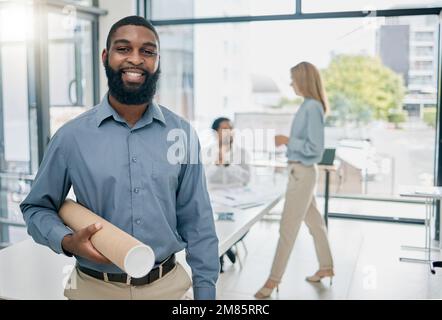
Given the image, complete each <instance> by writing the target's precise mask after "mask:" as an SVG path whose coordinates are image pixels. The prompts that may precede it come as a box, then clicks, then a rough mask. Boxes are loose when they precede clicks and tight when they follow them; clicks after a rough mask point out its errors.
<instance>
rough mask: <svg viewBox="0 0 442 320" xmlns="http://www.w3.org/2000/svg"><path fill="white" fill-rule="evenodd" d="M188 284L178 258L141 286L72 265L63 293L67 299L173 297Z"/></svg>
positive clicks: (149, 298) (167, 298)
mask: <svg viewBox="0 0 442 320" xmlns="http://www.w3.org/2000/svg"><path fill="white" fill-rule="evenodd" d="M191 285H192V281H191V279H190V277H189V275H188V274H187V272H186V270H185V269H184V268H183V266H182V265H181V264H179V263H178V262H177V264H176V266H175V268H174V269H173V270H171V271H170V272H169V273H167V274H166V275H165V276H164V277H162V278H160V279H158V280H156V281H154V282H152V283H150V284H147V285H143V286H132V285H127V284H124V283H119V282H105V281H103V280H98V279H95V278H93V277H91V276H89V275H87V274H85V273H83V272H81V271H80V270H78V268H74V270H73V271H72V273H71V276H70V278H69V280H68V282H67V284H66V287H65V290H64V295H65V297H66V298H68V299H70V300H177V299H181V298H183V296H184V294H185V293H186V292H187V290H188V289H189V288H190V287H191Z"/></svg>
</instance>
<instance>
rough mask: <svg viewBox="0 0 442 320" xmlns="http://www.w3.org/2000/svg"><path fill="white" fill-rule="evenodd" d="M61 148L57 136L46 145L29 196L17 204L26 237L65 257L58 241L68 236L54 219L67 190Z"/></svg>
mask: <svg viewBox="0 0 442 320" xmlns="http://www.w3.org/2000/svg"><path fill="white" fill-rule="evenodd" d="M63 147H64V146H63V139H62V138H61V135H60V134H58V133H57V134H56V135H54V137H53V138H52V140H51V141H50V143H49V145H48V148H47V150H46V152H45V155H44V157H43V161H42V163H41V165H40V167H39V169H38V173H37V175H36V177H35V180H34V182H33V184H32V188H31V191H30V193H29V194H28V196H27V197H26V199H25V200H24V201H23V202H22V203H21V204H20V209H21V211H22V213H23V218H24V220H25V222H26V226H27V230H28V234H29V235H30V236H32V238H33V239H34V240H35V242H37V243H39V244H42V245H45V246H48V247H49V248H51V249H52V250H53V251H54V252H56V253H65V252H64V251H63V248H62V246H61V241H62V240H63V238H64V237H65V236H66V235H68V234H70V233H72V231H71V230H70V229H69V228H67V227H66V226H65V224H64V223H63V221H62V220H61V219H60V217H59V216H58V210H59V209H60V206H61V204H62V203H63V201H64V200H65V198H66V195H67V194H68V192H69V189H70V187H71V180H70V178H69V172H68V166H67V162H66V155H65V154H64V152H63Z"/></svg>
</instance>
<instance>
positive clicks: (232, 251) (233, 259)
mask: <svg viewBox="0 0 442 320" xmlns="http://www.w3.org/2000/svg"><path fill="white" fill-rule="evenodd" d="M247 233H248V232H247ZM247 233H246V234H245V235H243V236H242V237H241V239H239V240H238V241H236V242H235V244H234V245H233V246H231V247H230V248H229V250H227V251H226V253H224V254H223V255H222V256H221V257H220V258H219V265H220V270H219V272H220V273H223V272H224V268H223V267H224V257H225V256H227V257H228V258H229V260H230V261H231V262H232V263H235V262H236V252H235V249H234V248H233V247H234V246H235V245H236V244H237V243H238V242H240V241H242V240H243V239H244V237H245V236H246V235H247Z"/></svg>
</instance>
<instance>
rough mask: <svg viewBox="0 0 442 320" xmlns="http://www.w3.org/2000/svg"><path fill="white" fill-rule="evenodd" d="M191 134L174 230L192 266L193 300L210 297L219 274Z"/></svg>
mask: <svg viewBox="0 0 442 320" xmlns="http://www.w3.org/2000/svg"><path fill="white" fill-rule="evenodd" d="M190 136H191V138H190V141H193V143H192V142H191V143H190V145H191V146H190V148H189V151H190V152H188V155H189V156H188V157H187V161H186V162H187V163H185V164H182V169H181V174H180V184H179V188H178V190H177V203H176V212H177V230H178V233H179V235H180V236H181V237H182V239H183V240H184V241H185V242H186V243H187V247H186V260H187V263H188V264H189V265H190V267H191V269H192V280H193V291H194V297H195V299H197V300H201V299H205V300H213V299H215V298H216V281H217V279H218V273H219V255H218V237H217V236H216V231H215V223H214V219H213V212H212V206H211V204H210V198H209V194H208V192H207V186H206V178H205V174H204V168H203V165H202V163H201V161H199V157H197V158H198V159H197V161H192V158H194V157H192V155H195V152H196V154H197V155H199V151H200V144H199V141H198V138H197V137H196V133H194V132H193V131H192V133H191V134H190ZM192 137H193V138H192ZM195 137H196V138H195ZM194 160H195V159H194Z"/></svg>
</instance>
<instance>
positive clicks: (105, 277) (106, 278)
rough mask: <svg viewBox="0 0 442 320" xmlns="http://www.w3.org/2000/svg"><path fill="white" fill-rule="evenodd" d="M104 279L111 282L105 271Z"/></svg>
mask: <svg viewBox="0 0 442 320" xmlns="http://www.w3.org/2000/svg"><path fill="white" fill-rule="evenodd" d="M103 280H104V282H109V278H108V276H107V273H106V272H103Z"/></svg>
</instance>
